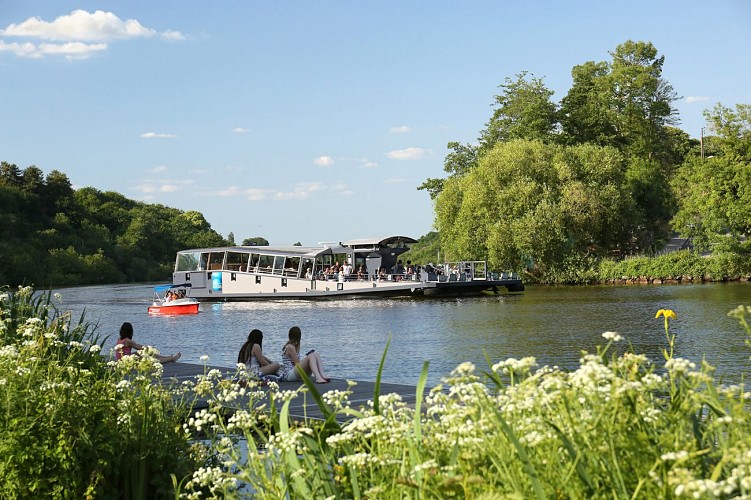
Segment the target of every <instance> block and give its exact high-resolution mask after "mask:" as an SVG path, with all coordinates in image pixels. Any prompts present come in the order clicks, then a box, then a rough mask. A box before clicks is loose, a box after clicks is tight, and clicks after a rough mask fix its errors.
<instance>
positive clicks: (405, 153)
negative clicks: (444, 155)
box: [386, 148, 431, 160]
mask: <svg viewBox="0 0 751 500" xmlns="http://www.w3.org/2000/svg"><path fill="white" fill-rule="evenodd" d="M430 153H431V151H430V150H429V149H423V148H407V149H397V150H395V151H389V152H388V153H386V156H388V157H389V158H391V159H392V160H419V159H422V158H425V157H426V156H428V155H429V154H430Z"/></svg>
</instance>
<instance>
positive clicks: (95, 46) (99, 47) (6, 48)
mask: <svg viewBox="0 0 751 500" xmlns="http://www.w3.org/2000/svg"><path fill="white" fill-rule="evenodd" d="M103 50H107V44H106V43H82V42H68V43H60V44H54V43H41V44H39V45H36V44H33V43H31V42H25V43H15V42H14V43H5V42H4V41H2V40H0V52H12V53H13V54H15V55H17V56H18V57H29V58H32V59H39V58H42V57H44V56H49V55H61V56H63V57H65V58H66V59H70V60H73V59H87V58H89V57H91V56H92V54H94V53H95V52H101V51H103Z"/></svg>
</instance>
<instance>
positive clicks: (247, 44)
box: [0, 0, 751, 244]
mask: <svg viewBox="0 0 751 500" xmlns="http://www.w3.org/2000/svg"><path fill="white" fill-rule="evenodd" d="M628 39H632V40H645V41H651V42H652V43H653V44H654V45H655V46H656V47H657V49H658V50H659V52H660V54H662V55H664V56H665V59H666V60H665V66H664V76H665V78H666V79H667V80H668V81H669V82H670V83H671V84H672V85H673V86H674V88H675V90H676V91H677V92H678V94H679V95H680V96H682V99H681V100H680V101H679V102H677V103H676V107H677V108H678V110H679V113H680V120H681V123H680V125H679V126H680V127H681V128H683V129H684V130H685V131H686V132H688V133H689V134H691V135H692V136H694V137H698V136H699V134H700V130H701V127H703V126H705V123H704V119H703V116H702V111H703V110H704V109H707V108H711V107H713V106H714V104H715V103H717V102H721V103H723V104H724V105H726V106H731V107H732V106H735V104H737V103H749V102H751V57H749V55H748V54H749V47H751V2H748V1H746V0H725V1H723V0H720V1H716V2H698V1H697V2H693V1H686V0H681V1H673V0H668V1H654V0H652V1H632V2H605V1H602V0H600V1H578V2H576V1H572V2H562V1H532V0H530V1H526V2H523V1H483V2H481V1H466V2H446V1H436V2H427V1H419V2H418V1H403V2H388V1H387V2H351V1H350V2H345V1H336V2H334V1H299V2H290V1H252V0H248V1H234V2H229V1H216V2H206V1H200V2H199V1H193V0H183V1H180V2H154V1H148V2H147V1H138V0H130V1H127V2H126V1H120V2H115V1H79V2H69V1H66V0H54V1H52V0H50V1H34V0H28V1H27V0H23V1H22V0H18V1H14V0H11V1H8V0H5V1H3V2H2V5H0V112H1V113H2V120H0V160H3V161H8V162H11V163H15V164H16V165H18V166H19V167H20V168H22V169H23V168H26V167H27V166H29V165H36V166H37V167H39V168H41V169H42V170H43V171H44V172H45V173H48V172H49V171H50V170H53V169H57V170H60V171H62V172H65V173H66V174H67V175H68V177H69V178H70V180H71V182H72V183H73V186H74V187H76V188H79V187H84V186H92V187H95V188H97V189H100V190H102V191H107V190H113V191H117V192H120V193H122V194H124V195H125V196H127V197H129V198H133V199H138V200H143V201H147V202H151V203H161V204H164V205H167V206H171V207H176V208H180V209H182V210H198V211H200V212H202V213H203V214H204V215H205V216H206V218H207V220H208V221H209V222H210V223H211V225H212V227H213V228H214V229H215V230H217V231H219V232H220V233H222V234H223V235H225V236H226V235H227V234H228V233H229V232H233V233H234V235H235V238H236V240H237V241H238V242H240V241H241V240H242V239H244V238H246V237H250V236H263V237H265V238H267V239H268V240H269V241H270V242H271V243H272V244H290V243H293V242H296V241H301V242H302V243H304V244H315V243H317V242H319V241H343V240H347V239H351V238H360V237H370V236H381V235H388V234H406V235H409V236H413V237H419V236H421V235H423V234H425V233H426V232H428V231H430V230H431V227H432V224H433V209H432V204H431V201H430V198H429V196H428V195H427V193H425V192H423V191H417V190H416V187H417V186H418V185H419V184H421V183H422V181H423V180H424V179H426V178H428V177H441V176H443V158H444V156H445V155H446V152H447V150H446V144H447V143H448V142H449V141H460V142H475V141H476V139H477V137H478V135H479V132H480V130H481V129H482V128H483V127H484V125H485V123H486V122H487V121H488V119H489V118H490V116H491V114H492V106H491V105H492V103H493V96H494V95H495V94H497V93H498V90H499V89H498V85H499V84H501V83H502V82H503V80H504V79H505V78H506V77H514V75H516V74H517V73H519V72H521V71H528V72H530V73H532V74H534V76H537V77H543V78H544V81H545V83H546V85H547V86H548V87H549V88H550V89H552V90H553V91H555V94H554V96H553V99H554V100H555V101H559V100H560V99H561V98H562V97H563V96H564V95H565V94H566V92H567V91H568V89H569V87H570V85H571V76H570V72H571V68H572V67H573V66H575V65H577V64H582V63H584V62H586V61H590V60H593V61H604V60H609V59H610V56H609V54H608V52H609V51H612V50H614V49H615V47H616V46H617V45H618V44H620V43H622V42H624V41H626V40H628Z"/></svg>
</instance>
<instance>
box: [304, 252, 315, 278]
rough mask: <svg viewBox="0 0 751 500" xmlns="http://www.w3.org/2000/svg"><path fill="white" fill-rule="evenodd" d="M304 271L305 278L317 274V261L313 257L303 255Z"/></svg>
mask: <svg viewBox="0 0 751 500" xmlns="http://www.w3.org/2000/svg"><path fill="white" fill-rule="evenodd" d="M302 272H303V274H302V277H304V278H305V279H311V278H312V277H313V276H315V273H316V270H315V261H314V260H313V259H309V258H307V257H303V259H302Z"/></svg>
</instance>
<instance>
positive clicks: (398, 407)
mask: <svg viewBox="0 0 751 500" xmlns="http://www.w3.org/2000/svg"><path fill="white" fill-rule="evenodd" d="M731 314H732V315H734V316H735V317H737V318H738V319H739V321H740V322H741V324H742V325H743V327H744V328H745V329H746V333H747V335H748V336H749V338H751V326H749V322H750V321H751V306H745V307H744V306H740V307H738V308H737V309H736V310H734V311H733V312H732V313H731ZM656 317H658V318H664V319H663V321H664V330H665V348H664V362H660V363H654V362H652V361H651V360H649V359H647V358H646V357H645V356H643V355H640V354H638V353H634V352H633V351H632V350H631V349H628V348H621V347H620V346H621V344H620V342H621V341H622V339H621V337H620V335H618V334H617V333H614V332H606V333H604V334H603V337H604V339H605V345H604V346H603V347H600V348H598V349H597V351H596V352H595V353H583V354H582V358H581V362H580V367H579V368H578V369H577V370H575V371H571V372H567V371H564V370H562V369H559V368H557V367H548V366H545V367H541V368H539V369H536V370H535V366H536V364H535V360H534V358H524V359H520V360H517V359H508V360H505V361H501V362H498V363H495V364H492V365H490V363H489V366H490V368H489V370H488V371H487V372H486V373H484V374H480V373H477V370H476V368H475V366H473V365H472V364H470V363H464V364H461V365H459V367H457V368H456V369H455V370H454V371H453V372H452V374H451V376H450V377H448V378H447V379H446V380H445V385H443V386H440V387H436V388H433V389H431V390H430V391H428V392H427V394H426V389H425V384H426V380H427V364H426V365H425V367H424V369H423V373H422V374H421V377H420V379H419V381H418V386H417V398H416V403H415V404H407V403H406V402H405V401H402V400H401V398H400V397H399V396H397V395H394V394H387V395H380V377H381V370H382V368H383V361H384V360H385V356H386V352H384V355H383V358H382V361H381V368H380V369H379V373H378V376H377V381H376V389H375V394H374V396H375V397H374V398H373V400H372V401H370V402H368V403H367V404H365V405H362V406H357V405H356V404H355V403H353V402H350V401H349V395H350V391H329V392H327V393H325V394H320V393H319V392H318V390H317V388H316V386H315V384H313V383H312V382H311V381H310V380H307V379H306V380H305V385H304V386H303V387H301V388H300V389H299V390H297V391H284V390H280V389H279V388H278V387H274V386H272V387H270V388H268V389H267V388H261V387H259V386H258V385H256V384H255V383H253V382H251V383H249V384H247V387H244V386H243V387H241V386H240V385H238V384H237V383H236V382H235V381H233V380H229V379H226V378H225V377H223V376H222V374H221V373H220V372H218V371H216V370H209V371H207V373H205V374H203V375H201V376H199V377H198V379H197V380H196V381H195V382H189V383H185V384H181V385H180V386H179V387H178V386H176V387H173V388H171V390H170V391H167V390H164V389H162V388H161V386H160V385H159V384H157V383H155V382H156V380H155V377H159V376H160V374H161V365H160V364H159V363H157V362H155V360H154V359H153V357H151V356H150V355H148V353H147V354H146V355H145V356H142V357H135V356H134V357H130V358H127V359H126V360H125V361H123V362H119V363H116V364H113V363H107V362H106V361H103V359H102V357H101V356H100V344H98V343H97V339H96V337H95V336H94V335H93V332H92V331H91V330H90V328H89V327H88V326H87V325H86V324H84V323H83V322H81V323H80V324H79V325H78V326H73V325H72V324H71V322H70V319H69V318H66V317H65V315H60V314H58V313H57V312H56V310H55V308H54V307H53V306H52V305H51V303H50V297H49V295H47V296H45V295H40V294H34V293H33V292H32V291H31V290H30V289H29V288H21V289H19V290H18V291H17V292H15V293H10V292H3V293H2V294H1V295H0V339H1V340H2V345H0V456H2V457H3V459H2V461H0V495H2V497H3V498H21V497H24V498H25V497H39V496H45V497H47V496H51V497H58V498H82V497H89V498H112V497H123V496H124V497H129V498H130V497H133V498H160V497H176V496H180V497H182V498H207V497H209V498H224V497H253V498H284V497H285V496H287V495H288V497H289V498H450V497H464V498H481V497H484V498H487V497H488V496H489V495H493V496H500V497H504V498H551V497H558V498H604V497H610V498H612V497H641V498H682V497H690V498H730V497H745V498H748V496H749V495H751V413H750V412H749V403H748V401H749V399H751V393H749V392H748V391H746V390H745V386H744V384H743V383H741V384H738V385H730V386H728V385H723V384H721V383H720V382H719V381H718V380H717V378H716V377H715V376H714V373H713V368H712V367H711V366H709V365H707V364H706V363H702V365H701V366H700V367H697V366H696V365H695V364H694V363H693V362H691V361H690V360H687V359H683V358H680V357H678V356H676V355H675V353H674V346H675V338H674V337H673V336H672V335H671V334H670V332H669V328H668V327H669V323H668V322H669V320H670V319H673V318H675V313H674V312H673V311H670V310H660V311H659V312H658V314H657V316H656ZM238 371H239V373H238V374H239V375H240V376H245V375H246V374H245V373H244V367H242V366H239V367H238ZM350 384H353V382H351V383H350ZM350 387H351V386H350ZM267 391H268V392H267ZM300 392H302V393H303V394H302V396H301V397H304V398H311V399H313V400H314V401H315V402H316V403H317V404H318V406H319V407H320V409H321V410H322V411H323V413H324V415H325V417H326V418H325V420H324V421H314V420H307V421H305V422H302V423H297V424H294V425H293V424H291V423H290V422H289V416H288V405H289V401H291V399H292V398H293V397H296V396H297V395H298V393H300ZM188 393H189V394H192V395H197V396H201V397H207V398H209V400H210V405H209V408H208V409H206V410H201V411H199V412H197V413H194V414H193V415H192V416H191V417H190V418H187V419H185V418H183V417H184V416H186V408H187V407H186V406H184V405H181V404H180V403H179V402H180V401H186V400H187V399H183V398H185V395H186V394H188ZM267 395H268V399H265V400H264V398H265V397H266V396H267ZM176 401H177V402H178V404H175V402H176ZM231 406H234V407H235V411H234V412H231V413H227V412H226V408H227V407H231ZM341 416H346V417H347V422H346V423H343V424H342V423H338V421H337V417H341ZM197 439H200V440H205V441H207V443H208V444H207V445H205V446H206V447H204V446H203V445H201V446H199V445H198V444H196V440H197ZM191 443H193V444H191Z"/></svg>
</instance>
